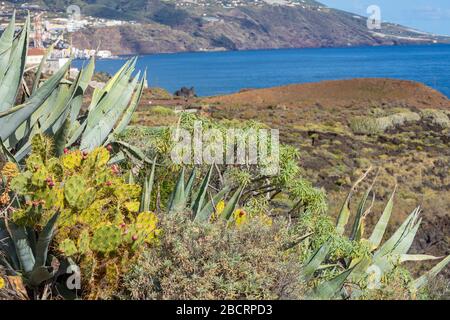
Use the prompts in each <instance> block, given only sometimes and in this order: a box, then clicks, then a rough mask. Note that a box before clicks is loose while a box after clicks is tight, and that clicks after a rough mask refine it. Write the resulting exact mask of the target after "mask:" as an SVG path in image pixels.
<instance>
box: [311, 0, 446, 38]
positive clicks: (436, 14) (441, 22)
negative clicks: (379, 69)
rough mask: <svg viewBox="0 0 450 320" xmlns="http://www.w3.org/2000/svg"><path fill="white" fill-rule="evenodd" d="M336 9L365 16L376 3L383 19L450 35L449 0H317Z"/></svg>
mask: <svg viewBox="0 0 450 320" xmlns="http://www.w3.org/2000/svg"><path fill="white" fill-rule="evenodd" d="M318 1H319V2H321V3H323V4H325V5H327V6H329V7H332V8H337V9H342V10H345V11H350V12H354V13H358V14H361V15H364V16H367V15H368V14H367V12H366V11H367V8H368V7H369V6H370V5H378V6H379V7H380V9H381V19H382V20H383V21H389V22H394V23H398V24H402V25H405V26H408V27H413V28H417V29H419V30H422V31H428V32H432V33H436V34H442V35H450V0H318Z"/></svg>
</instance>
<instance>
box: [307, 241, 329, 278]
mask: <svg viewBox="0 0 450 320" xmlns="http://www.w3.org/2000/svg"><path fill="white" fill-rule="evenodd" d="M330 244H331V243H330V241H328V242H326V243H325V244H324V245H322V246H320V248H319V249H317V250H316V252H314V254H313V255H312V256H311V259H309V261H308V262H307V263H306V265H305V266H304V267H303V270H302V275H303V278H304V280H305V281H309V280H310V279H311V278H312V277H313V276H314V273H315V272H316V271H317V270H318V269H319V267H320V265H321V264H322V263H323V262H324V261H325V258H326V257H327V255H328V253H329V251H330Z"/></svg>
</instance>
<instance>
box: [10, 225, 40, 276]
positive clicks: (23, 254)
mask: <svg viewBox="0 0 450 320" xmlns="http://www.w3.org/2000/svg"><path fill="white" fill-rule="evenodd" d="M7 227H8V229H9V231H10V234H11V238H12V240H13V242H14V247H15V248H16V254H17V257H18V259H19V262H20V267H21V269H22V270H23V271H24V272H25V273H29V272H31V271H32V270H33V267H34V264H35V258H34V255H33V251H32V250H31V247H30V244H29V243H28V237H27V232H26V229H25V227H21V226H18V225H16V224H14V223H13V222H8V224H7Z"/></svg>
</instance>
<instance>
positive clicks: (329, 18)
mask: <svg viewBox="0 0 450 320" xmlns="http://www.w3.org/2000/svg"><path fill="white" fill-rule="evenodd" d="M19 2H20V1H19ZM22 2H24V1H22ZM36 2H37V3H39V4H40V5H42V6H45V7H46V8H48V9H52V10H61V11H64V10H65V8H67V5H68V4H69V1H54V0H41V1H36ZM231 3H232V2H231V1H227V0H201V1H197V4H194V3H193V2H192V1H189V2H188V1H160V0H139V1H118V0H93V1H81V0H79V1H75V2H73V1H70V4H77V5H79V6H80V7H81V8H82V14H84V15H93V16H98V17H103V18H110V19H120V20H135V21H137V22H138V23H139V24H137V25H136V24H135V25H131V24H129V25H124V26H117V27H110V28H98V29H90V30H82V31H80V32H78V33H76V34H74V36H73V43H74V45H76V46H78V47H82V48H83V47H90V48H95V47H97V46H98V44H99V43H101V44H102V47H103V48H104V49H108V50H111V51H112V52H113V53H114V54H135V53H139V54H144V53H155V52H179V51H203V50H245V49H266V48H303V47H337V46H339V47H340V46H361V45H400V44H412V43H413V44H418V43H419V44H426V43H436V42H439V43H441V42H443V43H450V38H446V37H439V36H435V35H431V34H427V33H423V32H420V31H415V30H412V29H410V28H407V27H403V26H399V25H395V24H390V23H384V24H383V26H382V29H381V30H374V31H372V30H369V29H368V28H367V25H366V18H365V17H362V16H358V15H355V14H352V13H348V12H344V11H340V10H335V9H331V8H327V7H325V6H323V5H322V4H320V3H319V2H316V1H289V2H288V1H284V0H282V1H281V0H280V1H265V2H261V1H259V2H257V1H253V0H245V1H240V4H239V5H232V4H231ZM269 3H270V4H269Z"/></svg>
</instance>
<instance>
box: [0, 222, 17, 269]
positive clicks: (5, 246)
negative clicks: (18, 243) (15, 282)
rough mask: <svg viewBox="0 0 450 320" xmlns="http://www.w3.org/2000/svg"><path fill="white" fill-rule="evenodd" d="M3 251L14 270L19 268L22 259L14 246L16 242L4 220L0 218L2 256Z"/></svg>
mask: <svg viewBox="0 0 450 320" xmlns="http://www.w3.org/2000/svg"><path fill="white" fill-rule="evenodd" d="M3 253H4V254H5V258H4V260H5V261H6V262H8V265H10V266H11V267H12V269H14V270H19V269H20V261H19V257H18V256H17V252H16V250H15V247H14V242H13V240H12V238H11V236H10V234H9V232H8V230H7V228H6V225H5V222H4V220H3V219H0V258H1V257H2V254H3Z"/></svg>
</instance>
